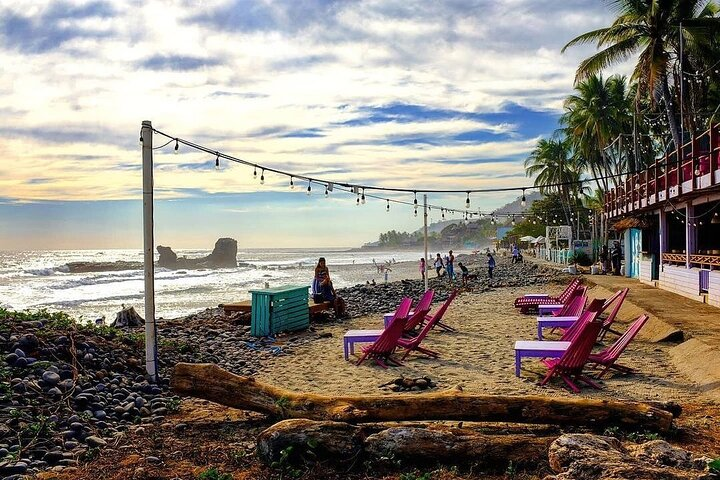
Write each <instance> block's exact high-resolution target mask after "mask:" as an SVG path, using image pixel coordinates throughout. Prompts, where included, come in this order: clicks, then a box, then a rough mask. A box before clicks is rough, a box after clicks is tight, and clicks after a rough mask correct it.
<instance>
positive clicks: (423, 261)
mask: <svg viewBox="0 0 720 480" xmlns="http://www.w3.org/2000/svg"><path fill="white" fill-rule="evenodd" d="M425 270H427V268H425V258H424V257H423V258H421V259H420V276H421V277H422V280H423V282H424V281H425Z"/></svg>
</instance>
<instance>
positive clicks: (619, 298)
mask: <svg viewBox="0 0 720 480" xmlns="http://www.w3.org/2000/svg"><path fill="white" fill-rule="evenodd" d="M629 291H630V289H629V288H623V289H622V290H618V291H617V292H616V293H615V295H613V296H612V297H610V298H608V299H607V301H606V302H605V305H603V310H602V311H604V310H606V309H607V308H608V307H609V306H610V305H612V304H613V303H615V306H614V307H613V309H612V310H611V311H610V313H609V314H608V316H607V318H605V319H603V325H602V329H601V331H600V338H599V340H602V339H604V338H605V335H607V333H608V332H610V333H614V334H615V335H620V332H617V331H615V330H613V329H612V328H611V326H612V324H613V323H614V322H615V319H617V315H618V313H619V312H620V307H622V304H623V302H624V301H625V297H627V294H628V292H629Z"/></svg>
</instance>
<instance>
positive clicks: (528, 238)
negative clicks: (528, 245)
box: [520, 235, 535, 242]
mask: <svg viewBox="0 0 720 480" xmlns="http://www.w3.org/2000/svg"><path fill="white" fill-rule="evenodd" d="M533 240H535V237H533V236H531V235H525V236H524V237H520V241H521V242H532V241H533Z"/></svg>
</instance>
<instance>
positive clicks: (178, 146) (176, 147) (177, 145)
mask: <svg viewBox="0 0 720 480" xmlns="http://www.w3.org/2000/svg"><path fill="white" fill-rule="evenodd" d="M179 149H180V144H179V143H178V139H177V138H176V139H175V154H176V155H177V153H178V150H179Z"/></svg>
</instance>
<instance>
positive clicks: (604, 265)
mask: <svg viewBox="0 0 720 480" xmlns="http://www.w3.org/2000/svg"><path fill="white" fill-rule="evenodd" d="M621 260H622V247H621V246H620V242H618V241H617V240H615V241H614V242H613V247H612V248H611V249H610V250H609V251H608V246H607V245H603V246H602V248H601V249H600V269H601V272H602V273H603V274H607V273H610V271H611V270H612V274H613V275H620V263H621Z"/></svg>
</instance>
